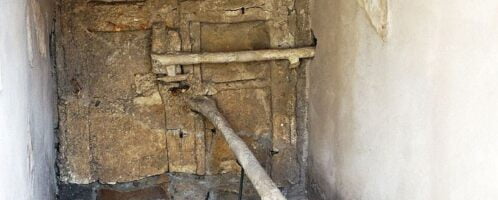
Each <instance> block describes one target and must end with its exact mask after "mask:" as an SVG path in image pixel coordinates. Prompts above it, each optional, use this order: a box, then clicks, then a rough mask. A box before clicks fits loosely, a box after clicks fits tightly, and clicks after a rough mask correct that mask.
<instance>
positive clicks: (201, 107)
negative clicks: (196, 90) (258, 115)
mask: <svg viewBox="0 0 498 200" xmlns="http://www.w3.org/2000/svg"><path fill="white" fill-rule="evenodd" d="M188 103H189V105H190V107H191V108H192V110H194V111H196V112H199V113H201V114H202V115H204V116H205V117H206V118H207V119H208V120H209V121H211V123H213V124H214V125H215V126H216V128H217V129H218V130H219V131H221V133H222V134H223V137H225V140H226V141H227V143H228V146H229V147H230V149H231V150H232V151H233V153H234V154H235V157H237V160H238V161H239V163H240V165H241V166H242V168H244V170H245V172H246V175H247V177H248V178H249V180H250V181H251V183H252V184H253V185H254V188H256V191H257V192H258V194H259V196H261V199H262V200H286V198H285V197H284V195H283V194H282V192H280V190H279V189H278V187H277V185H276V184H275V183H274V182H273V181H272V180H271V178H270V176H268V174H267V173H266V171H265V170H264V169H263V167H262V166H261V165H260V164H259V162H258V160H257V159H256V157H255V156H254V154H253V153H252V152H251V150H250V149H249V147H247V145H246V143H245V142H244V141H243V140H242V139H241V138H240V137H239V136H238V135H237V134H235V132H234V131H233V129H232V128H231V127H230V124H229V123H228V122H227V120H226V119H225V117H224V116H223V115H222V114H221V113H220V111H219V110H218V108H217V107H216V102H215V101H214V100H213V99H211V98H209V97H206V96H199V97H194V98H192V99H189V100H188Z"/></svg>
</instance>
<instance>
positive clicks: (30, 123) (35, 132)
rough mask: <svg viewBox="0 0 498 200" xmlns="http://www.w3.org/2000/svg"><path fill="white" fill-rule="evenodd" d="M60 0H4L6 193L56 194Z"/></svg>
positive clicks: (1, 141) (0, 18) (0, 190)
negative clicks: (55, 45)
mask: <svg viewBox="0 0 498 200" xmlns="http://www.w3.org/2000/svg"><path fill="white" fill-rule="evenodd" d="M54 6H55V2H54V1H49V0H38V1H35V0H26V1H25V0H2V1H0V27H1V28H0V68H1V69H0V81H1V83H0V85H2V88H1V89H0V157H1V158H2V161H1V164H0V199H6V200H10V199H21V200H31V199H47V200H50V199H55V192H56V191H55V190H56V188H55V186H56V184H55V183H56V175H55V141H54V138H55V137H54V135H55V133H54V130H55V128H56V120H55V119H56V112H55V105H56V103H55V102H56V101H55V100H56V95H55V78H54V73H53V62H51V59H50V55H51V52H50V48H49V41H50V38H51V36H52V35H51V34H50V33H51V31H52V27H53V17H54V16H53V14H54Z"/></svg>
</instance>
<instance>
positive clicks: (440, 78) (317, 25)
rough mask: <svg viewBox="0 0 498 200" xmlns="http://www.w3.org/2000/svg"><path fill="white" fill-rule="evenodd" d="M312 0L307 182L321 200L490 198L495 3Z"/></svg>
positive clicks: (497, 100)
mask: <svg viewBox="0 0 498 200" xmlns="http://www.w3.org/2000/svg"><path fill="white" fill-rule="evenodd" d="M389 3H390V4H389V6H388V10H389V27H388V32H389V35H388V36H387V38H386V40H385V41H383V40H382V38H381V37H380V36H379V34H378V33H377V32H376V31H375V29H374V28H373V27H372V26H371V23H370V21H369V19H368V17H367V15H366V12H365V10H363V9H362V8H361V7H359V6H358V4H357V2H356V1H353V0H315V3H314V4H315V5H314V10H313V15H314V16H313V28H314V32H315V34H316V36H317V38H318V55H317V57H316V58H315V60H314V62H313V65H312V66H311V68H310V88H311V89H310V101H311V102H310V121H311V129H310V130H311V134H310V147H311V149H310V155H311V160H312V163H311V168H310V170H311V175H312V181H314V182H315V183H317V184H318V186H319V187H320V189H321V190H322V191H323V192H324V193H325V194H326V196H327V197H326V199H372V200H382V199H393V200H394V199H424V200H425V199H462V200H464V199H465V200H468V199H476V200H477V199H479V200H480V199H498V1H496V0H481V1H468V0H439V1H434V0H391V1H389Z"/></svg>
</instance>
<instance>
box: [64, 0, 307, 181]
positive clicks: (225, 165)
mask: <svg viewBox="0 0 498 200" xmlns="http://www.w3.org/2000/svg"><path fill="white" fill-rule="evenodd" d="M59 6H60V7H59V18H60V21H59V26H60V33H59V34H60V37H59V38H60V41H59V47H58V50H59V51H60V52H62V53H61V54H60V57H59V59H58V60H60V61H61V62H60V63H61V64H59V65H58V77H59V80H58V82H59V83H58V84H59V99H60V102H59V114H60V119H61V120H60V127H61V132H60V136H59V137H60V147H59V148H60V155H59V168H60V172H61V180H62V181H63V182H67V183H76V184H87V183H92V182H97V181H98V182H101V183H116V182H129V181H135V180H138V179H141V178H145V177H148V176H153V175H158V174H163V173H166V172H178V173H189V174H196V175H220V174H224V173H231V172H238V171H239V170H240V168H239V166H238V164H237V162H236V160H235V158H234V156H233V154H232V153H231V151H230V149H229V148H228V146H227V144H226V142H225V141H224V139H223V138H222V135H221V134H220V133H218V132H217V130H215V129H214V127H213V126H212V125H211V124H210V123H208V122H207V121H206V120H204V119H203V118H202V116H200V115H198V114H197V113H194V112H192V111H191V110H190V109H189V108H188V106H187V104H186V102H185V101H184V99H185V98H187V97H190V96H193V95H200V94H202V95H211V96H213V97H214V99H216V100H217V102H218V106H219V108H220V110H221V111H222V112H223V114H225V115H226V117H227V119H228V120H229V121H230V123H231V124H232V126H233V127H234V129H235V130H236V131H237V132H238V134H239V135H240V136H241V137H242V138H243V139H244V140H245V141H246V143H247V144H248V146H249V147H250V148H251V150H252V151H253V152H254V153H255V155H256V156H257V158H258V159H259V161H260V162H261V164H262V165H263V166H264V167H265V168H266V169H267V170H268V172H269V174H270V175H271V176H272V178H273V179H274V180H275V181H276V182H277V184H279V185H280V186H282V187H285V186H290V185H294V184H298V183H301V182H302V180H301V179H302V177H303V174H302V170H301V168H302V167H303V163H304V162H303V161H302V159H303V154H304V153H303V152H304V151H303V150H302V149H299V148H304V147H303V145H301V144H300V143H302V142H303V141H302V140H304V139H305V137H303V136H302V135H300V134H304V133H302V132H303V130H304V128H302V127H304V126H303V124H304V123H303V120H304V117H303V114H302V113H303V111H302V109H304V108H303V107H305V106H299V109H298V107H297V105H298V104H302V103H300V101H301V102H302V101H304V98H303V97H301V96H300V95H301V94H302V92H301V91H303V90H302V89H301V88H300V87H303V81H304V80H303V79H304V77H305V76H303V75H298V73H304V72H305V70H303V69H302V68H304V66H302V67H301V68H299V69H291V68H289V66H288V62H287V61H268V62H253V63H230V64H202V65H189V66H161V65H159V64H158V63H153V62H152V61H151V58H150V55H151V54H152V53H154V54H167V53H178V52H225V51H238V50H256V49H270V48H289V47H297V46H306V45H310V44H311V43H312V38H311V37H312V36H311V31H310V28H309V19H308V8H307V7H308V1H307V0H235V1H234V0H202V1H185V0H178V1H177V0H92V1H74V0H61V1H60V5H59ZM298 94H299V95H298ZM300 109H301V110H300ZM296 111H298V112H296ZM300 113H301V114H300ZM300 127H301V128H300ZM298 130H299V131H298Z"/></svg>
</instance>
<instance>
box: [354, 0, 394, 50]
mask: <svg viewBox="0 0 498 200" xmlns="http://www.w3.org/2000/svg"><path fill="white" fill-rule="evenodd" d="M357 2H358V4H359V5H360V7H361V8H362V9H363V10H365V12H366V14H367V16H368V18H369V20H370V24H371V25H372V26H373V28H374V29H375V31H377V34H379V36H380V37H381V38H382V40H384V41H385V40H386V39H387V36H388V33H389V26H388V25H389V21H388V17H389V5H388V0H357Z"/></svg>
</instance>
